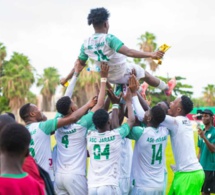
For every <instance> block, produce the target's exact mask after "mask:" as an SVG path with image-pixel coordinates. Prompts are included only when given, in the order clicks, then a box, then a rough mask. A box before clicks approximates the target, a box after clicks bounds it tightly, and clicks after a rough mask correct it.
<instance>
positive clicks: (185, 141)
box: [170, 116, 202, 172]
mask: <svg viewBox="0 0 215 195" xmlns="http://www.w3.org/2000/svg"><path fill="white" fill-rule="evenodd" d="M170 138H171V144H172V150H173V154H174V158H175V162H176V169H177V170H178V171H185V172H187V171H195V170H200V169H202V167H201V165H200V164H199V161H198V159H197V156H196V151H195V142H194V135H193V129H192V124H191V122H190V120H189V119H188V118H187V117H184V116H177V117H175V126H174V128H173V129H171V131H170Z"/></svg>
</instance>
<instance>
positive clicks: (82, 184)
mask: <svg viewBox="0 0 215 195" xmlns="http://www.w3.org/2000/svg"><path fill="white" fill-rule="evenodd" d="M54 188H55V192H56V194H57V195H67V194H68V195H77V194H78V195H87V193H88V190H87V179H86V177H85V176H83V175H76V174H71V173H56V174H55V184H54Z"/></svg>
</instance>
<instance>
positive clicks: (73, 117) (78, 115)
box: [57, 97, 97, 128]
mask: <svg viewBox="0 0 215 195" xmlns="http://www.w3.org/2000/svg"><path fill="white" fill-rule="evenodd" d="M96 101H97V99H96V98H95V97H94V98H92V99H91V100H90V101H88V102H87V103H86V104H85V105H84V106H82V107H81V108H79V109H78V110H76V111H75V112H72V113H71V114H70V115H69V116H67V117H63V118H60V119H58V122H57V128H60V127H63V126H65V125H69V124H71V123H75V122H76V121H78V120H79V119H80V118H81V117H82V116H83V115H84V114H85V113H86V112H87V110H89V109H90V108H92V107H93V106H94V105H95V104H96Z"/></svg>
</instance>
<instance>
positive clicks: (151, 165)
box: [128, 126, 169, 188]
mask: <svg viewBox="0 0 215 195" xmlns="http://www.w3.org/2000/svg"><path fill="white" fill-rule="evenodd" d="M168 134H169V131H168V129H167V128H165V127H161V126H160V127H158V128H153V127H146V128H142V127H134V128H133V129H132V131H131V133H130V134H129V135H128V137H129V138H130V139H134V140H136V143H135V148H134V154H133V163H132V179H134V185H135V186H136V187H146V188H147V187H148V188H162V187H163V185H164V169H165V160H164V157H165V148H166V144H167V136H168Z"/></svg>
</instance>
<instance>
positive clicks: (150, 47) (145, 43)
mask: <svg viewBox="0 0 215 195" xmlns="http://www.w3.org/2000/svg"><path fill="white" fill-rule="evenodd" d="M155 39H156V37H155V35H154V34H152V33H149V32H145V34H142V35H141V36H140V38H138V40H140V42H139V44H138V45H139V46H140V50H142V51H144V52H153V51H155V49H156V47H157V44H156V43H155ZM145 61H146V62H147V63H148V64H149V66H150V70H151V71H152V72H155V71H156V69H157V68H158V64H157V63H156V62H155V61H154V60H153V59H152V58H146V59H145Z"/></svg>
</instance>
